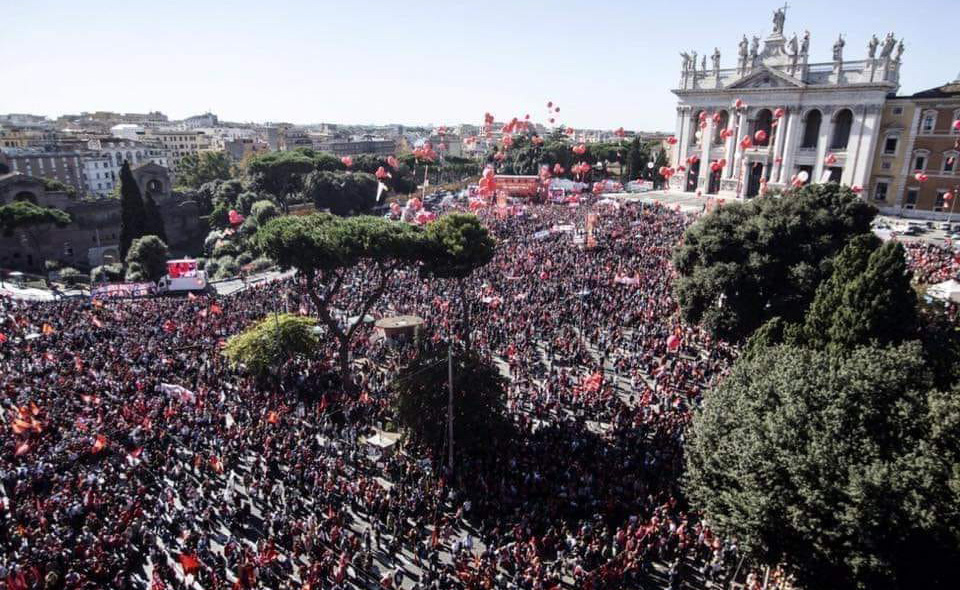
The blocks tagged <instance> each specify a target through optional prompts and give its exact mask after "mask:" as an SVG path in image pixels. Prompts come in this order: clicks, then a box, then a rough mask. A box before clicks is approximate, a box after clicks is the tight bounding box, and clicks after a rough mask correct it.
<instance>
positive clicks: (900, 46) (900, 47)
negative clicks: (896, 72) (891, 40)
mask: <svg viewBox="0 0 960 590" xmlns="http://www.w3.org/2000/svg"><path fill="white" fill-rule="evenodd" d="M901 57H903V39H900V42H899V43H897V55H895V56H894V58H893V59H895V60H897V61H900V58H901Z"/></svg>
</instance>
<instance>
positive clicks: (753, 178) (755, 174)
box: [745, 162, 763, 199]
mask: <svg viewBox="0 0 960 590" xmlns="http://www.w3.org/2000/svg"><path fill="white" fill-rule="evenodd" d="M748 174H749V176H748V178H747V193H746V195H745V196H746V197H747V198H748V199H749V198H751V197H755V196H757V195H759V194H760V179H761V178H763V164H761V163H760V162H754V163H753V165H751V166H750V170H749V172H748Z"/></svg>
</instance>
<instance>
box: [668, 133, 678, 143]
mask: <svg viewBox="0 0 960 590" xmlns="http://www.w3.org/2000/svg"><path fill="white" fill-rule="evenodd" d="M667 143H668V144H670V145H673V144H675V143H677V138H676V137H674V136H672V135H671V136H670V137H668V138H667Z"/></svg>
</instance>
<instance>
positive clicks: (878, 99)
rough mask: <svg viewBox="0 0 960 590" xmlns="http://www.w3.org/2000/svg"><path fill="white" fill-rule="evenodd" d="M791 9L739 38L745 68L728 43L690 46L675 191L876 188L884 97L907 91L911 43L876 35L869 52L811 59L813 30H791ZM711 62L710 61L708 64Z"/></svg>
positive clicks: (749, 193)
mask: <svg viewBox="0 0 960 590" xmlns="http://www.w3.org/2000/svg"><path fill="white" fill-rule="evenodd" d="M785 20H786V15H785V10H784V9H781V10H777V11H776V12H775V13H774V16H773V31H772V32H771V33H770V35H769V36H767V37H766V39H764V40H763V41H762V42H761V40H760V38H759V37H753V38H752V39H747V37H746V36H744V37H743V39H742V40H741V41H740V44H739V51H738V55H737V61H736V67H733V68H722V67H721V55H720V52H719V50H716V49H715V50H714V51H713V53H712V54H711V55H709V56H708V55H703V56H702V57H701V58H700V60H699V62H698V57H697V54H696V53H695V52H691V53H687V52H684V53H681V56H682V58H683V67H682V71H681V76H680V83H679V87H678V88H677V89H676V90H674V91H673V92H674V94H676V95H677V97H678V105H677V123H676V135H675V137H676V140H677V141H676V143H675V144H674V145H673V152H674V153H673V154H671V155H672V161H673V164H674V167H675V169H676V170H677V173H676V174H675V175H674V176H673V177H672V178H671V188H672V189H673V190H678V191H686V192H699V193H701V194H703V195H717V196H719V197H727V198H749V197H753V196H756V195H758V194H760V193H761V192H762V191H763V190H765V187H766V188H767V189H772V188H783V187H786V186H788V185H789V184H790V183H791V181H792V179H794V178H796V177H797V176H799V177H800V178H803V179H807V180H808V181H809V182H831V181H833V182H840V183H842V184H846V185H850V186H860V187H867V186H868V184H869V179H870V173H871V169H872V166H873V155H874V152H875V146H876V144H877V141H878V137H879V134H880V121H881V116H882V113H883V108H884V103H885V101H886V100H887V98H888V97H889V96H893V95H895V94H896V92H897V90H898V88H899V77H900V63H901V57H902V55H903V42H902V40H901V41H898V40H897V39H895V38H894V36H893V35H892V34H887V35H886V36H885V38H883V39H879V38H877V37H876V36H874V37H873V38H872V39H871V41H870V43H869V44H868V46H867V47H866V48H865V51H864V55H863V59H859V60H846V59H845V58H844V51H845V45H846V41H845V40H844V39H843V38H842V37H840V38H838V39H837V40H836V41H835V42H834V44H833V59H832V61H830V62H826V63H810V62H809V55H810V33H809V32H804V33H802V34H793V35H791V36H790V38H788V37H787V36H785V34H784V25H785ZM708 60H709V62H710V63H709V65H708V63H707V62H708Z"/></svg>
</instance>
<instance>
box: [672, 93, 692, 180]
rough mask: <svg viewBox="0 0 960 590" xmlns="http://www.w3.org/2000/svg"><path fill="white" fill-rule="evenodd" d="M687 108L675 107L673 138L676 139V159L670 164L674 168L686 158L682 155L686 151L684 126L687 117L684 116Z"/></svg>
mask: <svg viewBox="0 0 960 590" xmlns="http://www.w3.org/2000/svg"><path fill="white" fill-rule="evenodd" d="M687 108H688V107H677V127H676V129H677V132H676V135H675V137H676V138H677V145H676V154H675V155H676V157H675V159H674V161H673V162H672V164H673V165H674V166H676V165H677V164H679V163H680V162H682V161H683V160H684V159H686V156H685V155H684V153H685V152H686V149H687V148H686V145H687V143H686V129H687V127H686V125H685V123H686V119H687V115H686V110H687Z"/></svg>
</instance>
